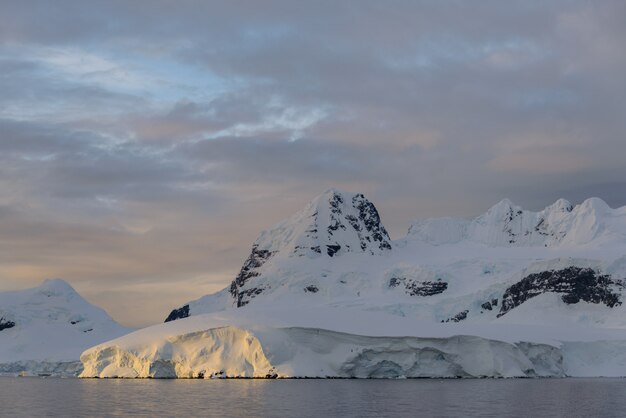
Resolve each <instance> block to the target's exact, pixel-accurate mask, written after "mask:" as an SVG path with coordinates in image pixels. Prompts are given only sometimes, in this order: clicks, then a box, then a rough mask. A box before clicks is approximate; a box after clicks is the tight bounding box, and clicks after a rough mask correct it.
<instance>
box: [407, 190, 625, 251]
mask: <svg viewBox="0 0 626 418" xmlns="http://www.w3.org/2000/svg"><path fill="white" fill-rule="evenodd" d="M625 215H626V211H625V210H624V208H621V209H611V208H610V207H609V206H608V205H607V204H606V203H605V202H604V201H603V200H601V199H598V198H591V199H587V200H585V201H584V202H583V203H581V204H580V205H577V206H573V205H572V204H571V203H570V202H568V201H567V200H565V199H559V200H557V201H556V202H555V203H553V204H552V205H550V206H548V207H546V208H545V209H544V210H542V211H539V212H532V211H528V210H524V209H522V208H521V207H519V206H516V205H514V204H513V203H512V202H511V201H510V200H508V199H504V200H502V201H500V202H499V203H497V204H496V205H494V206H492V207H491V208H490V209H489V210H488V211H487V212H486V213H484V214H483V215H481V216H479V217H477V218H476V219H474V220H472V221H469V220H464V219H454V218H437V219H427V220H420V221H417V222H415V223H414V224H413V225H412V226H411V227H410V229H409V238H410V239H416V240H420V241H424V242H428V243H430V244H433V245H441V244H449V243H455V242H459V241H462V240H468V241H473V242H479V243H483V244H486V245H489V246H545V247H553V246H558V245H561V244H563V245H583V244H587V243H589V242H591V241H593V240H595V239H599V238H602V237H606V236H607V235H617V236H622V237H623V233H624V231H625V230H626V216H625Z"/></svg>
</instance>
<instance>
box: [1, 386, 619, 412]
mask: <svg viewBox="0 0 626 418" xmlns="http://www.w3.org/2000/svg"><path fill="white" fill-rule="evenodd" d="M0 416H1V417H39V416H50V417H74V416H86V417H87V416H88V417H97V416H106V417H126V416H133V417H154V416H165V417H176V416H184V417H193V416H216V417H221V416H232V417H246V418H250V417H300V416H301V417H335V416H338V417H342V418H349V417H359V418H361V417H380V416H424V417H429V416H432V417H454V416H458V417H539V416H543V417H598V416H606V417H624V416H626V379H541V380H531V379H514V380H488V379H485V380H208V381H206V380H80V379H55V378H48V379H41V378H10V377H6V378H0Z"/></svg>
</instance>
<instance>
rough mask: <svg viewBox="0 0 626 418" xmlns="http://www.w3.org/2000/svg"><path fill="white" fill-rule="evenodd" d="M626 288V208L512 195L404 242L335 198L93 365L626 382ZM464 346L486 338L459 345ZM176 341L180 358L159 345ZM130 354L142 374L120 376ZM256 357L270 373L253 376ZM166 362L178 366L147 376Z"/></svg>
mask: <svg viewBox="0 0 626 418" xmlns="http://www.w3.org/2000/svg"><path fill="white" fill-rule="evenodd" d="M625 288H626V207H622V208H618V209H612V208H610V207H609V206H608V205H607V204H606V203H605V202H603V201H602V200H600V199H597V198H592V199H588V200H586V201H584V202H583V203H581V204H579V205H572V204H570V203H569V202H567V201H565V200H563V199H560V200H558V201H557V202H555V203H554V204H552V205H549V206H548V207H546V208H545V209H543V210H541V211H538V212H533V211H528V210H524V209H522V208H520V207H518V206H516V205H514V204H513V203H512V202H511V201H509V200H506V199H505V200H503V201H501V202H499V203H498V204H496V205H495V206H493V207H491V208H490V209H489V210H487V212H486V213H484V214H483V215H481V216H478V217H476V218H475V219H455V218H438V219H427V220H418V221H416V222H414V223H413V224H412V225H411V227H410V228H409V232H408V234H407V235H406V236H405V237H403V238H400V239H398V240H393V241H392V240H390V238H389V236H388V234H387V232H386V229H385V227H384V226H383V224H382V222H381V219H380V216H379V214H378V211H377V210H376V208H375V207H374V205H373V204H372V203H371V202H369V201H368V200H367V199H366V198H365V197H364V196H363V195H361V194H350V193H342V192H339V191H337V190H329V191H327V192H325V193H323V194H322V195H320V196H318V197H317V198H315V199H314V200H313V201H312V202H311V203H309V204H308V205H307V206H306V207H305V208H304V209H303V210H301V211H300V212H298V213H297V214H295V215H294V216H293V217H291V218H289V219H288V220H286V221H284V222H282V223H279V224H278V225H276V226H274V227H272V228H270V229H268V230H266V231H264V232H262V233H261V234H260V235H259V237H258V238H257V240H256V241H255V243H254V244H253V246H252V251H251V254H250V256H249V257H248V258H247V259H246V261H245V262H244V264H243V266H242V268H241V270H240V272H239V274H238V275H237V276H236V277H235V278H234V279H233V281H232V283H231V285H230V286H228V287H226V288H225V289H223V290H222V291H220V292H218V293H216V294H212V295H207V296H204V297H202V298H200V299H198V300H195V301H192V302H190V303H188V304H186V305H184V306H182V307H180V308H178V309H175V310H173V311H172V312H171V313H170V315H169V316H168V318H167V319H166V322H167V323H166V324H162V325H158V326H154V327H150V328H148V329H146V330H142V331H139V332H137V333H133V334H130V335H128V336H125V337H123V338H121V339H118V340H116V341H115V342H108V343H105V344H103V345H100V346H98V347H95V348H93V349H91V350H88V351H87V352H85V353H84V354H83V362H84V363H85V370H86V372H85V373H86V375H101V376H104V375H115V374H124V375H129V376H157V375H159V373H161V372H162V373H163V375H164V376H172V375H173V376H182V375H187V376H189V375H193V374H194V373H196V372H198V373H200V372H201V373H202V374H203V375H210V374H215V373H218V374H219V372H220V370H221V369H220V365H221V364H226V363H229V362H234V363H232V367H231V368H229V369H228V370H224V371H223V372H224V373H225V375H228V376H261V377H263V376H265V375H273V373H274V372H275V373H277V374H278V375H279V376H294V375H295V376H318V377H319V376H323V375H328V376H335V377H351V376H357V377H358V376H360V377H363V376H365V377H367V376H369V377H381V376H386V377H390V376H391V377H393V376H396V377H398V376H413V377H420V376H427V375H429V373H430V376H445V377H449V376H457V375H458V376H465V375H469V376H477V375H486V376H544V375H549V376H561V375H576V376H598V375H613V376H615V375H619V376H626V355H622V354H620V353H622V352H624V351H622V349H623V348H625V347H626V306H625V305H624V300H625ZM188 317H189V318H188ZM217 329H223V331H219V332H217V331H216V330H217ZM227 329H228V330H227ZM318 335H319V336H320V337H316V336H318ZM460 335H461V336H472V337H475V338H474V339H472V338H470V339H463V343H462V344H461V346H457V345H456V344H459V342H458V341H459V340H458V338H460V337H459V336H460ZM374 337H375V338H374ZM392 337H393V338H405V337H406V338H409V337H411V338H415V339H409V340H397V339H392ZM371 338H374V339H373V340H372V339H371ZM376 338H383V340H378V339H376ZM433 338H438V340H436V341H434V340H432V339H433ZM173 339H175V340H176V341H177V344H179V346H178V345H177V346H176V347H178V348H177V349H176V350H174V351H168V350H165V351H164V350H161V349H160V348H159V347H162V346H163V345H164V344H170V343H171V342H172V341H174V340H173ZM192 341H193V342H192ZM246 341H256V342H255V343H254V344H258V347H260V350H261V351H262V352H263V353H264V354H263V357H262V356H261V354H260V352H258V351H255V352H254V353H253V352H249V351H246V350H247V348H246V347H248V346H247V345H246V344H245V342H246ZM496 342H506V343H507V344H509V345H507V346H500V345H498V344H497V343H496ZM207 344H208V346H207ZM233 344H234V345H233ZM113 346H115V347H117V348H116V349H115V350H113V348H112V347H113ZM226 346H228V347H226ZM496 346H497V347H499V348H498V349H493V350H491V351H489V353H488V354H485V356H486V357H480V356H477V357H472V359H471V360H470V357H471V356H470V354H469V353H475V352H477V351H476V350H478V351H479V352H481V351H480V350H484V349H485V347H496ZM192 347H195V348H192ZM199 347H204V351H203V353H204V354H202V355H200V356H199V357H198V352H199V351H198V350H200V351H202V350H201V349H200V348H199ZM216 347H221V348H220V349H219V350H221V351H219V350H218V351H219V353H222V354H219V356H217V354H215V353H217V352H214V351H212V350H217V348H216ZM258 347H257V348H258ZM384 347H396V348H394V349H393V350H391V349H390V348H389V349H385V348H384ZM400 347H402V348H400ZM427 347H430V348H432V350H434V351H428V350H426V351H423V349H425V348H427ZM453 347H457V348H453ZM481 347H482V348H481ZM120 350H121V351H120ZM207 350H208V351H207ZM223 350H227V351H228V350H234V351H233V352H236V353H238V354H237V356H239V357H237V358H236V359H235V358H233V357H231V356H230V354H228V352H227V353H226V354H224V353H223ZM311 350H313V352H315V353H317V354H315V355H313V354H312V353H311ZM346 350H348V351H346ZM386 350H387V351H386ZM388 350H391V351H388ZM465 352H466V353H468V354H467V355H466V357H463V356H464V354H463V353H465ZM211 353H213V354H215V355H213V354H211ZM323 353H334V354H333V355H332V356H326V354H323ZM322 354H323V355H322ZM335 354H336V356H335ZM124 356H128V358H130V357H132V358H136V359H137V360H136V365H135V366H133V367H131V368H130V369H123V370H122V369H120V364H119V363H117V360H116V359H119V358H127V357H124ZM216 356H217V357H216ZM220 356H222V357H220ZM223 356H226V357H223ZM249 356H252V357H249ZM255 356H256V357H255ZM459 356H461V358H459ZM467 356H470V357H467ZM251 358H258V359H262V358H264V359H266V360H267V362H261V363H258V364H257V366H258V368H255V367H252V368H246V367H247V366H245V365H246V364H256V363H253V362H252V363H251V360H250V359H251ZM512 358H515V359H517V360H515V361H514V362H513V363H509V360H510V359H512ZM420 359H422V360H420ZM507 359H508V360H507ZM164 361H165V362H170V363H171V364H177V365H178V366H177V367H179V368H178V369H176V370H174V371H172V370H170V369H168V370H165V369H159V370H160V371H159V372H157V370H156V369H154V370H153V369H151V367H152V368H154V367H155V365H156V364H163V362H164ZM424 361H425V362H426V363H424ZM475 361H480V362H482V363H481V364H483V365H485V367H484V368H482V369H480V370H474V369H471V366H469V365H470V364H473V362H475ZM225 362H226V363H225ZM302 362H305V363H306V364H302ZM183 363H184V364H186V365H187V366H189V365H190V364H195V366H193V367H191V366H189V367H187V366H184V367H183V366H182V364H183ZM140 364H141V365H142V366H141V367H140V366H139V365H140ZM229 364H231V363H229ZM268 364H270V365H271V367H270V368H269V369H268V368H267V367H265V366H267V365H268ZM424 364H429V365H430V366H429V367H430V368H428V367H426V368H424ZM495 364H497V365H499V366H497V367H495V366H493V365H495ZM384 365H387V366H388V367H387V368H385V367H386V366H385V367H383V366H384ZM109 366H110V367H109ZM492 366H493V367H492ZM107 367H109V368H107ZM172 367H173V366H172ZM185 367H187V368H185ZM105 369H106V370H105ZM270 369H271V370H273V372H272V371H271V370H270ZM470 369H471V370H470ZM150 370H153V371H152V372H151V371H150ZM181 370H186V371H184V372H183V371H181ZM385 370H387V371H385ZM429 370H430V371H429ZM322 371H323V372H322ZM320 373H322V374H320ZM323 373H325V374H323ZM455 373H456V374H455Z"/></svg>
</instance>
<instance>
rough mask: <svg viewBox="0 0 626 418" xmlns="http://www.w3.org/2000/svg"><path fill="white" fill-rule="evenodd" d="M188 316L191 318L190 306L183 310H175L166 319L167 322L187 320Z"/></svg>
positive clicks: (182, 308)
mask: <svg viewBox="0 0 626 418" xmlns="http://www.w3.org/2000/svg"><path fill="white" fill-rule="evenodd" d="M188 316H189V305H185V306H183V307H181V308H178V309H174V310H173V311H172V312H170V314H169V315H168V316H167V318H165V322H170V321H175V320H177V319H183V318H187V317H188Z"/></svg>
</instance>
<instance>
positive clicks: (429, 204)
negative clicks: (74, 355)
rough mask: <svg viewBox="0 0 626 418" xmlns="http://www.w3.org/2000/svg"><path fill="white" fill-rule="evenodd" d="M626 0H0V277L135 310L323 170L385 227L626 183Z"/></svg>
mask: <svg viewBox="0 0 626 418" xmlns="http://www.w3.org/2000/svg"><path fill="white" fill-rule="evenodd" d="M624 22H626V2H624V1H622V0H615V1H611V0H608V1H602V0H600V1H575V0H562V1H559V0H555V1H549V2H547V1H535V0H528V1H501V0H476V1H471V2H470V1H461V0H432V1H420V0H415V1H394V0H391V1H385V2H381V1H368V0H359V1H349V0H346V1H291V0H290V1H265V0H251V1H240V0H230V1H191V0H190V1H186V0H176V1H161V0H153V1H147V0H146V1H126V0H124V1H117V0H106V1H95V0H94V1H89V2H85V1H81V0H77V1H65V0H57V1H54V2H52V1H34V0H0V291H5V290H15V289H22V288H27V287H33V286H35V285H38V284H39V283H40V282H41V281H42V280H43V279H45V278H57V277H59V278H64V279H66V280H68V281H69V282H70V283H71V284H72V285H73V286H74V287H75V288H76V289H77V290H78V291H79V292H80V293H81V294H82V295H84V296H85V297H86V298H87V299H88V300H89V301H91V302H92V303H96V304H97V305H99V306H101V307H103V308H104V309H106V310H107V311H108V312H109V313H110V314H111V315H112V316H113V317H114V318H115V319H116V320H118V321H119V322H121V323H123V324H125V325H130V326H144V325H148V324H153V323H157V322H161V321H162V320H163V319H164V318H165V317H166V316H167V314H168V313H169V311H170V310H171V309H172V308H175V307H177V306H180V305H181V304H183V303H185V302H187V301H189V300H192V299H196V298H198V297H200V296H202V295H204V294H207V293H212V292H214V291H217V290H220V289H221V288H223V287H224V286H226V285H227V284H228V283H230V281H231V280H232V279H233V278H234V276H235V275H236V273H237V272H238V270H239V268H240V267H241V265H242V263H243V261H244V260H245V258H246V257H247V255H248V253H249V251H250V247H251V245H252V242H253V241H254V239H255V238H256V236H257V235H258V233H259V232H260V231H261V230H263V229H265V228H267V227H269V226H271V225H272V224H274V223H276V222H278V221H280V220H282V219H284V218H286V217H288V216H289V215H291V214H292V213H294V212H295V211H297V210H299V209H300V208H302V207H303V206H304V205H305V204H306V203H307V202H308V201H309V200H311V199H312V198H313V197H315V196H316V195H318V194H319V193H321V192H323V191H324V190H326V189H328V188H330V187H335V188H338V189H341V190H346V191H350V192H362V193H364V194H365V195H366V197H368V198H369V199H370V200H372V201H373V202H374V204H375V205H376V206H377V208H378V210H379V212H380V213H381V217H382V220H383V223H384V224H385V226H386V227H387V229H388V230H389V231H390V233H391V235H392V238H399V237H401V236H403V235H404V234H405V231H406V230H407V229H408V227H409V225H410V222H411V221H412V220H413V219H419V218H428V217H434V216H462V217H472V216H476V215H479V214H480V213H482V212H484V211H485V210H487V209H488V208H489V207H490V206H492V205H493V204H495V203H496V202H498V201H499V200H501V199H503V198H510V199H512V200H513V202H514V203H516V204H519V205H521V206H523V207H525V208H527V209H532V210H538V209H541V208H543V207H545V206H547V205H548V204H550V203H552V202H553V201H555V200H556V199H558V198H560V197H564V198H566V199H569V200H570V201H572V202H573V203H580V202H581V201H582V200H584V199H585V198H588V197H591V196H597V197H600V198H602V199H604V200H605V201H607V203H609V205H611V206H613V207H618V206H623V205H626V138H625V133H626V47H625V45H624V42H625V41H624V40H625V39H626V25H625V24H624Z"/></svg>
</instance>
